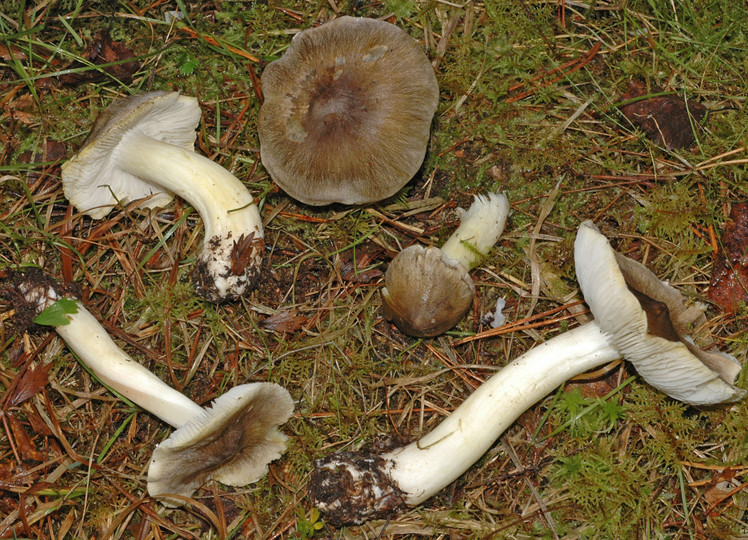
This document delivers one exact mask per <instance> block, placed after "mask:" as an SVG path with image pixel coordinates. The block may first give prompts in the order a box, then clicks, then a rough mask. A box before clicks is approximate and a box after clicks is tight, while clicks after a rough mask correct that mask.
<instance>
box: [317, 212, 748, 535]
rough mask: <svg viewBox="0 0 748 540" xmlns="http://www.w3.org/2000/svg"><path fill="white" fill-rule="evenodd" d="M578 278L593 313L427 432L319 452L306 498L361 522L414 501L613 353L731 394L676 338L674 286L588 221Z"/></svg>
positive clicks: (714, 393) (711, 395)
mask: <svg viewBox="0 0 748 540" xmlns="http://www.w3.org/2000/svg"><path fill="white" fill-rule="evenodd" d="M574 257H575V263H576V268H577V276H578V279H579V285H580V287H581V289H582V292H583V293H584V296H585V299H586V301H587V303H588V304H589V306H590V310H591V311H592V314H593V315H594V316H595V320H593V321H592V322H589V323H587V324H585V325H582V326H580V327H578V328H575V329H573V330H570V331H568V332H565V333H563V334H561V335H559V336H557V337H554V338H553V339H550V340H548V341H546V342H545V343H542V344H540V345H538V346H536V347H535V348H533V349H531V350H529V351H528V352H526V353H525V354H523V355H522V356H520V357H519V358H517V359H515V360H514V361H512V362H511V363H509V364H508V365H507V366H506V367H504V368H503V369H502V370H501V371H499V372H498V373H496V374H495V375H493V376H492V377H491V378H489V379H488V380H487V381H486V382H485V383H483V384H482V385H481V386H480V387H479V388H478V389H477V390H476V391H475V392H473V393H472V394H471V395H470V396H469V397H468V398H467V399H466V400H465V402H464V403H462V404H461V405H460V406H459V407H458V408H457V409H455V411H454V412H452V414H450V415H449V416H447V418H445V419H444V420H443V421H442V422H441V423H440V424H439V425H438V426H437V427H436V428H435V429H434V430H433V431H431V432H430V433H428V434H426V435H424V436H423V437H421V438H420V439H419V440H418V441H416V442H414V443H411V444H409V445H407V446H403V447H401V448H396V449H394V450H391V451H389V452H386V453H384V454H380V455H372V454H367V453H362V452H358V453H356V452H341V453H338V454H333V455H332V456H329V457H327V458H324V459H322V460H319V461H318V462H317V464H316V466H315V469H314V471H313V473H312V477H311V479H310V488H309V489H310V495H311V498H312V500H313V501H314V504H316V505H317V506H318V507H319V508H320V509H321V510H323V511H325V512H326V513H327V521H328V522H330V523H333V524H338V525H341V524H346V523H361V522H363V521H366V520H368V519H371V518H373V517H377V516H384V515H388V514H390V513H392V512H393V511H395V510H397V509H398V508H400V507H402V506H405V505H409V506H413V505H417V504H419V503H421V502H423V501H425V500H426V499H428V498H429V497H431V496H432V495H434V494H436V493H438V492H439V491H440V490H441V489H443V488H444V487H445V486H447V485H448V484H449V483H451V482H452V481H453V480H455V479H456V478H457V477H459V476H460V475H461V474H462V473H463V472H464V471H465V470H467V469H468V468H469V467H470V466H471V465H472V464H473V463H475V461H476V460H478V458H480V457H481V456H482V455H483V454H484V453H485V452H486V450H488V449H489V448H490V447H491V445H492V444H493V443H494V441H495V440H496V439H497V438H498V437H499V436H500V435H501V433H502V432H503V431H504V430H505V429H506V428H507V427H509V426H510V425H511V424H512V422H514V420H516V419H517V417H518V416H519V415H520V414H522V413H523V412H524V411H525V410H527V409H528V408H529V407H531V406H532V405H533V404H535V403H536V402H537V401H538V400H540V399H542V398H543V397H544V396H545V395H547V394H548V393H550V392H552V391H553V390H554V389H555V388H556V387H557V386H558V385H560V384H562V383H563V382H564V381H566V380H568V379H570V378H571V377H574V376H576V375H579V374H580V373H584V372H585V371H587V370H590V369H593V368H595V367H598V366H600V365H603V364H605V363H607V362H610V361H613V360H616V359H618V358H620V357H621V356H624V357H625V358H627V359H629V360H630V361H631V362H632V363H633V364H634V366H635V367H636V369H637V371H638V372H639V374H640V375H641V376H642V377H643V378H644V379H645V380H646V381H647V382H648V383H650V384H651V385H653V386H654V387H656V388H658V389H660V390H662V391H663V392H665V393H666V394H668V395H669V396H671V397H674V398H676V399H679V400H681V401H683V402H685V403H690V404H693V405H709V404H716V403H723V402H734V401H737V400H739V399H741V398H743V397H744V396H745V393H746V392H745V390H743V389H740V388H737V387H736V386H734V384H733V382H734V380H735V378H736V377H737V375H738V373H739V372H740V369H741V367H740V364H739V363H738V361H737V360H736V359H735V358H733V357H731V356H729V355H726V354H722V353H719V352H705V351H702V350H700V349H698V348H697V347H696V346H695V345H694V344H693V341H692V340H691V339H690V338H688V337H685V336H684V335H683V334H682V332H684V331H686V329H687V328H686V321H687V320H688V319H689V318H691V317H692V314H693V311H692V310H689V309H687V308H686V306H685V304H684V301H683V298H682V296H681V295H680V293H678V292H677V291H676V290H675V289H673V288H672V287H670V286H668V285H666V284H665V283H663V282H661V281H660V280H659V279H657V277H656V276H655V275H654V274H652V272H650V271H649V270H648V269H647V268H645V267H644V266H643V265H642V264H640V263H637V262H635V261H632V260H630V259H628V258H626V257H624V256H622V255H620V254H618V253H616V252H615V251H614V250H613V248H612V247H611V246H610V244H609V243H608V241H607V239H606V238H605V237H604V236H603V235H602V234H600V233H599V232H598V231H597V229H596V228H595V226H594V225H593V224H592V223H591V222H584V223H583V224H582V225H581V226H580V228H579V232H578V234H577V238H576V242H575V244H574Z"/></svg>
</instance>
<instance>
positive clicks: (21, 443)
mask: <svg viewBox="0 0 748 540" xmlns="http://www.w3.org/2000/svg"><path fill="white" fill-rule="evenodd" d="M5 418H7V419H8V424H9V425H10V430H11V431H12V432H13V438H14V439H15V442H16V448H17V449H18V452H19V453H20V454H21V457H22V458H23V459H33V460H35V461H43V460H44V455H43V454H42V453H41V452H40V451H39V450H37V449H36V446H34V443H33V442H32V441H31V437H29V434H28V433H27V432H26V429H25V428H24V427H23V425H22V424H21V422H20V421H19V420H18V418H16V415H15V414H14V413H12V412H7V413H5Z"/></svg>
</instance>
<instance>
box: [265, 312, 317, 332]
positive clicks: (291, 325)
mask: <svg viewBox="0 0 748 540" xmlns="http://www.w3.org/2000/svg"><path fill="white" fill-rule="evenodd" d="M308 320H309V319H308V318H307V317H305V316H304V315H297V311H296V310H295V309H291V310H287V311H278V312H276V313H274V314H273V315H271V316H270V317H268V318H267V319H265V320H264V321H262V322H261V323H260V325H262V326H263V327H264V328H267V329H268V330H272V331H273V332H281V333H284V334H293V333H294V332H298V331H299V330H300V329H301V327H302V326H304V323H306V322H307V321H308Z"/></svg>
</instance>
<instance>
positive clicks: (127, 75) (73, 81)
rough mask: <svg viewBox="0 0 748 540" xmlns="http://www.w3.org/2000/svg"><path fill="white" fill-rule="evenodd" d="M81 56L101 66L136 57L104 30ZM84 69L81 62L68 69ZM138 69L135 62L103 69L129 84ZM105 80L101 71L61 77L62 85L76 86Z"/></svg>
mask: <svg viewBox="0 0 748 540" xmlns="http://www.w3.org/2000/svg"><path fill="white" fill-rule="evenodd" d="M81 56H82V57H83V58H85V59H86V60H88V61H89V62H91V63H93V64H95V65H97V66H100V65H102V64H109V63H111V62H119V61H121V60H126V59H128V58H133V57H134V56H135V55H134V54H133V53H132V51H130V49H128V48H127V47H125V46H124V45H122V44H121V43H118V42H116V41H112V38H111V36H110V35H109V32H107V31H106V30H102V31H100V32H98V33H97V34H96V35H95V36H94V38H93V40H92V41H91V43H89V45H88V48H87V49H86V50H85V51H84V52H83V54H82V55H81ZM82 67H85V64H83V63H81V62H73V64H71V65H70V66H68V69H74V68H82ZM138 67H139V66H138V63H137V62H136V61H135V60H132V61H130V62H123V63H121V64H115V65H113V66H107V67H105V68H103V70H104V72H106V73H108V74H109V75H111V76H112V77H115V78H116V79H119V80H120V81H122V82H123V83H128V82H130V81H131V80H132V76H133V73H135V72H136V71H137V70H138ZM105 78H106V75H104V73H102V72H101V71H100V70H97V69H88V70H84V71H79V72H76V73H66V74H64V75H60V78H59V79H60V83H61V84H64V85H69V86H75V85H79V84H84V83H89V82H99V81H103V80H104V79H105Z"/></svg>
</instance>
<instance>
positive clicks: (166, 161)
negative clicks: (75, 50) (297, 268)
mask: <svg viewBox="0 0 748 540" xmlns="http://www.w3.org/2000/svg"><path fill="white" fill-rule="evenodd" d="M199 121H200V107H199V105H198V103H197V100H196V99H195V98H190V97H187V96H180V95H179V94H178V93H177V92H151V93H147V94H143V95H139V96H132V97H129V98H125V99H122V100H119V101H115V102H114V103H112V105H110V107H109V108H108V109H107V110H106V111H104V112H103V113H102V114H101V115H100V116H99V119H98V120H97V122H96V125H95V126H94V128H93V130H92V131H91V133H90V134H89V136H88V138H87V139H86V142H85V143H84V145H83V148H81V150H80V152H79V153H78V154H77V155H76V156H74V157H73V158H72V159H70V160H69V161H67V162H66V163H64V164H63V166H62V180H63V190H64V192H65V196H66V197H67V198H68V199H69V200H70V202H71V203H72V204H73V205H74V206H75V207H76V208H78V209H79V210H80V211H82V212H84V213H86V214H88V215H90V216H91V217H92V218H94V219H100V218H102V217H104V216H105V215H106V214H107V213H108V212H109V211H110V210H111V209H112V208H113V206H114V205H116V204H117V203H119V202H127V201H130V200H135V199H138V198H143V197H147V196H151V199H150V200H148V201H145V202H144V206H146V207H150V208H154V207H157V206H162V205H164V204H165V203H166V202H168V201H169V200H170V199H171V197H172V196H173V195H174V194H176V195H178V196H179V197H181V198H183V199H184V200H186V201H187V202H189V203H190V204H191V205H192V206H193V207H194V208H195V209H196V210H197V212H198V213H199V214H200V217H201V218H202V220H203V224H204V227H205V239H204V242H203V247H202V250H201V252H200V255H199V256H198V261H197V265H196V267H195V270H194V272H193V277H194V280H195V288H196V292H197V293H198V294H199V295H200V296H201V297H203V298H205V299H206V300H209V301H211V302H216V303H219V302H223V301H226V300H231V299H234V298H237V297H239V296H241V295H242V294H243V293H244V292H245V291H246V290H248V289H249V288H250V287H252V286H254V284H255V283H256V281H257V278H258V274H259V271H260V267H261V264H262V247H263V246H262V238H263V228H262V221H261V219H260V214H259V212H258V210H257V206H256V205H255V204H254V199H253V198H252V196H251V194H250V193H249V191H247V188H246V187H244V185H243V184H242V183H241V182H240V181H239V179H237V178H236V177H235V176H234V175H233V174H231V173H230V172H228V171H227V170H226V169H224V168H223V167H221V166H220V165H218V164H216V163H214V162H213V161H211V160H210V159H208V158H206V157H203V156H201V155H199V154H197V153H195V152H194V151H193V145H194V141H195V128H196V127H197V125H198V123H199Z"/></svg>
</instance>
